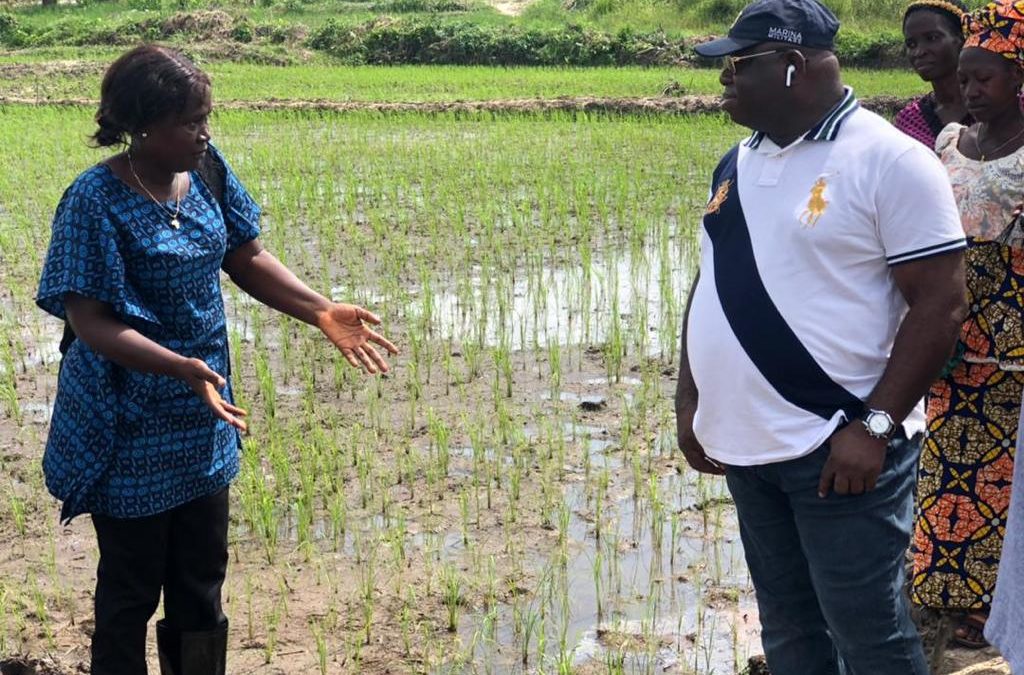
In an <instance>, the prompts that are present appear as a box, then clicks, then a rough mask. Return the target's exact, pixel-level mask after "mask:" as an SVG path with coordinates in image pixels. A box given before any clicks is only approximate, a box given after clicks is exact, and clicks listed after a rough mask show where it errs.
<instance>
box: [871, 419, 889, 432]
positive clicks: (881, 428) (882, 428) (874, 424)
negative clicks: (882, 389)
mask: <svg viewBox="0 0 1024 675" xmlns="http://www.w3.org/2000/svg"><path fill="white" fill-rule="evenodd" d="M891 426H892V425H891V424H890V422H889V420H887V419H885V415H871V416H870V417H868V428H869V429H871V431H872V433H876V434H885V433H888V432H889V429H890V428H891Z"/></svg>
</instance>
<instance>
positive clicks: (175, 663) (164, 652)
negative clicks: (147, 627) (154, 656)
mask: <svg viewBox="0 0 1024 675" xmlns="http://www.w3.org/2000/svg"><path fill="white" fill-rule="evenodd" d="M156 650H157V653H158V654H159V655H160V675H181V633H179V632H178V631H176V630H174V629H173V628H171V627H170V626H168V625H167V622H166V621H163V620H160V621H157V622H156Z"/></svg>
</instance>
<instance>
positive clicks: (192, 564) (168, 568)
mask: <svg viewBox="0 0 1024 675" xmlns="http://www.w3.org/2000/svg"><path fill="white" fill-rule="evenodd" d="M92 521H93V525H94V526H95V528H96V538H97V540H98V541H99V548H100V561H99V565H98V567H97V570H96V630H95V633H94V634H93V638H92V671H91V672H92V675H146V672H147V671H146V627H147V624H148V622H149V619H150V618H151V617H152V616H153V613H154V612H155V611H156V608H157V605H158V604H159V602H160V592H161V591H163V594H164V620H165V621H166V622H167V624H168V625H169V626H170V627H172V628H174V629H175V630H179V631H205V630H212V629H214V628H216V627H217V626H218V625H220V624H221V622H223V621H224V619H225V617H224V614H223V612H222V611H221V601H220V597H221V586H222V585H223V583H224V574H225V572H226V571H227V564H228V489H227V488H224V489H223V490H221V491H220V492H217V493H216V494H212V495H209V496H206V497H200V498H199V499H196V500H194V501H191V502H188V503H187V504H183V505H181V506H179V507H176V508H174V509H171V510H170V511H166V512H164V513H158V514H156V515H154V516H147V517H144V518H111V517H109V516H101V515H96V514H94V515H93V517H92Z"/></svg>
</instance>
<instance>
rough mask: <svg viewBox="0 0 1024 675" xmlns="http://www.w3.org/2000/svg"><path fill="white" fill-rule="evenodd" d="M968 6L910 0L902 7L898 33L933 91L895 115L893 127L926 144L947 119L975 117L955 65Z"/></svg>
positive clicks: (945, 0)
mask: <svg viewBox="0 0 1024 675" xmlns="http://www.w3.org/2000/svg"><path fill="white" fill-rule="evenodd" d="M966 11H967V8H966V7H965V6H964V4H963V2H961V0H915V1H914V2H911V3H910V5H908V6H907V9H906V11H905V12H904V13H903V39H904V44H905V46H906V50H907V57H908V58H909V59H910V65H911V66H912V67H913V68H914V70H915V71H916V72H917V74H918V75H920V76H921V79H922V80H924V81H925V82H928V83H929V84H931V85H932V91H931V92H929V93H927V94H925V95H924V96H921V97H920V98H918V99H915V100H914V101H912V102H911V103H910V104H909V105H907V107H905V108H904V109H903V110H901V111H900V112H899V114H897V115H896V119H895V120H894V122H893V124H895V125H896V128H897V129H899V130H900V131H902V132H903V133H905V134H907V135H908V136H910V137H911V138H915V139H917V140H919V141H921V142H922V143H924V144H925V145H927V146H928V147H929V148H931V149H933V150H934V149H935V139H936V138H937V137H938V135H939V132H941V131H942V129H943V128H944V127H945V126H946V125H947V124H949V123H951V122H959V123H961V124H965V125H970V124H972V123H973V122H974V120H973V119H971V116H970V115H969V114H968V112H967V108H966V107H965V106H964V102H963V99H962V98H961V96H960V82H959V81H958V79H957V75H956V67H957V62H958V60H959V58H960V49H961V48H962V47H963V45H964V35H963V30H962V28H961V24H962V22H963V17H964V13H965V12H966Z"/></svg>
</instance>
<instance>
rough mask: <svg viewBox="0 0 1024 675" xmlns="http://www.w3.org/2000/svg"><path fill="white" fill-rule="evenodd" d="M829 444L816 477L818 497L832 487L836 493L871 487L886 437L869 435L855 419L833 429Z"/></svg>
mask: <svg viewBox="0 0 1024 675" xmlns="http://www.w3.org/2000/svg"><path fill="white" fill-rule="evenodd" d="M829 445H830V446H831V448H832V451H831V452H830V453H829V456H828V461H826V462H825V468H824V469H822V471H821V480H820V481H818V496H819V497H821V498H822V499H824V498H825V497H827V496H828V493H829V491H831V490H833V489H834V490H835V492H836V494H837V495H860V494H864V493H865V492H869V491H871V490H874V489H875V483H876V482H877V481H878V475H879V474H880V473H882V465H883V464H885V450H886V446H888V441H887V440H885V439H884V438H874V437H872V436H871V435H870V434H868V430H867V429H865V428H864V425H863V424H862V423H861V421H860V420H859V419H857V420H853V421H852V422H850V423H849V424H847V425H846V426H845V427H843V428H842V429H840V430H839V431H837V432H836V433H834V434H833V435H832V438H831V439H830V440H829Z"/></svg>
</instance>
